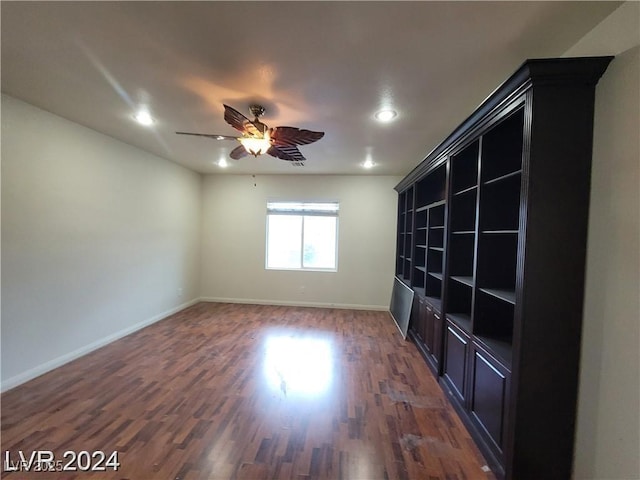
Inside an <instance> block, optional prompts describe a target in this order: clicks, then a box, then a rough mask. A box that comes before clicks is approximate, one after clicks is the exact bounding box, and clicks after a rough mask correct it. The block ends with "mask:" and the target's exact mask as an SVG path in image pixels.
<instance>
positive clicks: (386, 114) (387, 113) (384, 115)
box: [374, 108, 398, 123]
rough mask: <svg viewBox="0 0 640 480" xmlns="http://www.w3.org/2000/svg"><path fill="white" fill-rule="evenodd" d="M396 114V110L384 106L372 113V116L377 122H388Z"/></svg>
mask: <svg viewBox="0 0 640 480" xmlns="http://www.w3.org/2000/svg"><path fill="white" fill-rule="evenodd" d="M397 115H398V112H396V111H395V110H391V109H389V108H385V109H383V110H379V111H377V112H376V114H375V115H374V117H375V118H376V120H378V121H379V122H384V123H386V122H390V121H391V120H393V119H394V118H396V116H397Z"/></svg>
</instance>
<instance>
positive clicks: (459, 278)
mask: <svg viewBox="0 0 640 480" xmlns="http://www.w3.org/2000/svg"><path fill="white" fill-rule="evenodd" d="M451 280H455V281H456V282H460V283H462V284H463V285H467V286H468V287H473V277H462V276H460V275H455V276H453V275H452V276H451Z"/></svg>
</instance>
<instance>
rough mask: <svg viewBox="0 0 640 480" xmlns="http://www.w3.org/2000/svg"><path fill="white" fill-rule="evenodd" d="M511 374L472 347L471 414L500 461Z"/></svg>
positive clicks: (484, 353) (481, 351)
mask: <svg viewBox="0 0 640 480" xmlns="http://www.w3.org/2000/svg"><path fill="white" fill-rule="evenodd" d="M510 377H511V374H510V372H509V370H507V369H506V368H505V367H504V366H503V365H501V364H500V363H499V362H498V361H497V360H496V359H495V358H493V357H492V356H490V355H489V354H488V353H487V352H485V351H484V350H482V349H481V348H479V347H478V346H477V345H476V344H475V343H474V344H472V346H471V375H470V384H469V387H470V388H469V390H470V410H471V416H472V418H473V420H474V422H475V423H476V424H477V425H478V426H479V427H480V431H481V432H483V433H484V436H485V437H486V441H487V443H488V444H489V445H490V446H491V447H492V449H493V450H494V453H495V454H496V455H497V456H499V457H500V458H501V457H502V452H503V449H504V435H505V421H506V414H505V412H506V409H507V405H508V397H509V387H510Z"/></svg>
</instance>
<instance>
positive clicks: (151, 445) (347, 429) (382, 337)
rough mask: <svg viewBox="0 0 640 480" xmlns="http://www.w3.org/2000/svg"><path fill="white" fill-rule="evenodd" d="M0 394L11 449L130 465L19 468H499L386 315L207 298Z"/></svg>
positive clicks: (69, 479) (438, 477) (382, 471)
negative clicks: (102, 456) (114, 455)
mask: <svg viewBox="0 0 640 480" xmlns="http://www.w3.org/2000/svg"><path fill="white" fill-rule="evenodd" d="M1 400H2V427H1V428H2V451H3V453H4V452H9V455H10V458H11V459H12V460H17V459H18V456H19V451H22V452H23V454H24V455H26V456H29V455H30V454H31V452H33V451H36V450H43V449H44V450H52V451H54V452H55V455H56V459H62V456H63V453H64V452H65V451H66V450H71V451H74V452H80V451H87V452H93V451H97V450H101V451H104V452H105V453H107V454H109V453H111V452H113V451H118V456H119V458H118V460H119V462H120V468H119V469H118V470H117V471H113V470H110V469H108V470H107V471H105V472H68V471H67V472H58V473H49V474H47V475H46V476H43V474H42V473H41V472H24V471H22V472H10V471H3V473H2V478H8V479H18V478H20V479H43V478H47V479H65V480H73V479H91V478H96V479H101V480H109V479H114V480H115V479H128V480H145V479H161V480H162V479H167V480H173V479H176V480H177V479H180V480H187V479H256V480H258V479H260V480H261V479H265V480H266V479H278V480H280V479H300V480H301V479H331V480H333V479H355V480H360V479H363V480H369V479H371V480H376V479H411V480H413V479H431V480H445V479H447V480H448V479H471V480H476V479H493V478H494V477H493V475H492V474H491V473H490V472H485V471H484V470H483V466H484V465H485V462H484V459H483V458H482V456H481V455H480V453H479V452H478V450H477V449H476V448H475V446H474V444H473V442H472V441H471V439H470V437H469V434H468V432H467V431H466V430H465V428H464V427H463V426H462V424H461V422H460V419H459V418H458V416H457V415H456V413H455V411H454V410H453V408H452V407H451V406H450V405H449V403H448V402H447V400H446V399H445V397H444V394H443V392H442V391H441V390H440V387H439V386H438V385H437V382H436V380H435V379H434V377H433V376H432V375H431V373H430V372H429V371H428V369H427V366H426V365H425V363H424V361H423V360H422V358H421V357H420V355H419V353H418V352H417V350H416V348H415V346H414V345H413V344H412V343H410V342H405V341H404V340H403V339H402V338H401V337H400V335H399V334H398V332H397V329H396V327H395V326H394V325H393V323H392V321H391V320H390V318H389V316H388V313H386V312H370V311H350V310H339V309H319V308H302V307H285V306H265V305H237V304H221V303H200V304H197V305H194V306H193V307H190V308H188V309H186V310H184V311H182V312H179V313H177V314H175V315H173V316H171V317H169V318H167V319H165V320H163V321H161V322H158V323H156V324H154V325H151V326H149V327H147V328H145V329H143V330H140V331H138V332H135V333H133V334H132V335H129V336H127V337H125V338H122V339H120V340H118V341H116V342H114V343H112V344H110V345H108V346H106V347H104V348H101V349H99V350H97V351H95V352H92V353H90V354H88V355H86V356H84V357H82V358H80V359H78V360H76V361H74V362H71V363H69V364H67V365H64V366H62V367H60V368H58V369H56V370H54V371H52V372H49V373H47V374H45V375H43V376H41V377H39V378H37V379H34V380H32V381H30V382H28V383H26V384H24V385H21V386H19V387H16V388H14V389H13V390H10V391H8V392H6V393H4V394H3V395H2V398H1ZM3 460H4V459H3ZM5 467H6V466H5ZM3 470H6V468H3Z"/></svg>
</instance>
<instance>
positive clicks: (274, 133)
mask: <svg viewBox="0 0 640 480" xmlns="http://www.w3.org/2000/svg"><path fill="white" fill-rule="evenodd" d="M322 137H324V132H312V131H311V130H304V129H301V128H296V127H275V128H272V129H271V131H270V138H271V141H272V142H273V143H274V144H275V145H277V146H295V145H307V144H309V143H313V142H316V141H318V140H320V139H321V138H322Z"/></svg>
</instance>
